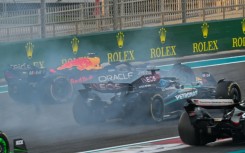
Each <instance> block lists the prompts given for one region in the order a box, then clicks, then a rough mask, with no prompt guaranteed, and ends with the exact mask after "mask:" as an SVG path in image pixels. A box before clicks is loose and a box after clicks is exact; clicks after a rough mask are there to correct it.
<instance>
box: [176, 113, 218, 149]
mask: <svg viewBox="0 0 245 153" xmlns="http://www.w3.org/2000/svg"><path fill="white" fill-rule="evenodd" d="M178 132H179V136H180V139H181V140H182V141H183V142H184V143H185V144H188V145H193V146H202V145H206V144H207V143H209V142H212V141H215V139H211V138H209V137H208V136H206V135H205V134H202V135H201V134H200V133H199V131H198V129H196V128H195V127H194V126H193V125H192V124H191V121H190V118H189V115H188V114H187V112H184V113H183V114H182V115H181V117H180V120H179V124H178Z"/></svg>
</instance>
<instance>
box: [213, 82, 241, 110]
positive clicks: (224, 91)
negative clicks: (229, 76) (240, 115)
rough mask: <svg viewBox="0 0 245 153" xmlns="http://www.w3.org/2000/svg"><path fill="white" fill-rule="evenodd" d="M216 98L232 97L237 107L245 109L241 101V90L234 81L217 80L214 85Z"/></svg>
mask: <svg viewBox="0 0 245 153" xmlns="http://www.w3.org/2000/svg"><path fill="white" fill-rule="evenodd" d="M215 98H217V99H233V100H234V102H235V103H237V104H238V105H237V106H236V107H237V108H238V109H241V110H243V111H245V105H244V101H242V96H241V90H240V87H239V85H238V84H237V83H236V82H234V81H224V80H221V81H219V82H218V84H217V87H216V95H215Z"/></svg>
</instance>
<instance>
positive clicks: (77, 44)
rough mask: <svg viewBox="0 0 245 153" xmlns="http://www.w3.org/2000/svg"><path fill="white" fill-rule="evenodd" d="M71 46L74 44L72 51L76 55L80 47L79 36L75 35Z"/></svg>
mask: <svg viewBox="0 0 245 153" xmlns="http://www.w3.org/2000/svg"><path fill="white" fill-rule="evenodd" d="M71 46H72V52H73V54H74V55H76V54H77V52H78V49H79V40H78V38H77V37H74V38H73V39H72V40H71Z"/></svg>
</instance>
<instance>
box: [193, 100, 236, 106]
mask: <svg viewBox="0 0 245 153" xmlns="http://www.w3.org/2000/svg"><path fill="white" fill-rule="evenodd" d="M192 102H194V103H195V104H196V105H199V106H229V105H233V104H234V102H233V100H232V99H192Z"/></svg>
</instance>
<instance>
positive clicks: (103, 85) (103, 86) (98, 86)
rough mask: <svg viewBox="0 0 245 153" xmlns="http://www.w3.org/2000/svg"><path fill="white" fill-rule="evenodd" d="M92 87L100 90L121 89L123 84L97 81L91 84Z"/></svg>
mask: <svg viewBox="0 0 245 153" xmlns="http://www.w3.org/2000/svg"><path fill="white" fill-rule="evenodd" d="M91 86H92V87H94V88H95V89H100V90H116V89H121V88H122V86H121V85H120V84H119V83H96V84H91Z"/></svg>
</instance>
